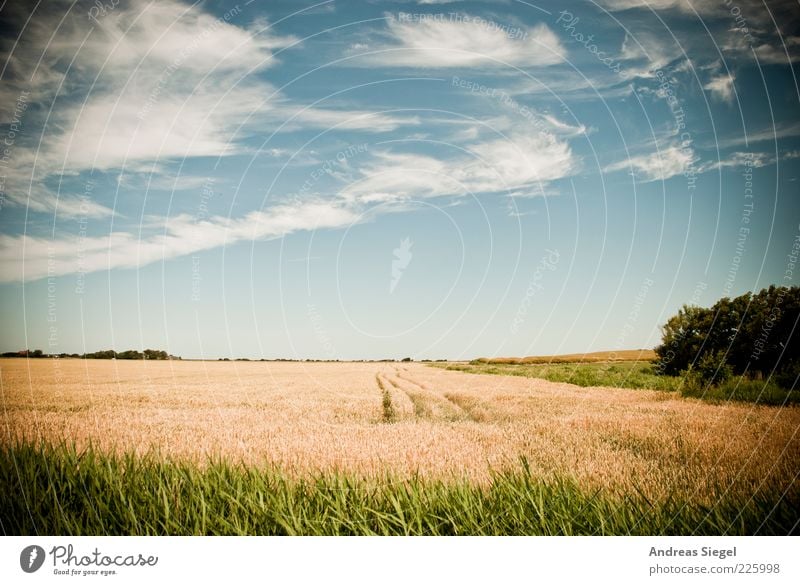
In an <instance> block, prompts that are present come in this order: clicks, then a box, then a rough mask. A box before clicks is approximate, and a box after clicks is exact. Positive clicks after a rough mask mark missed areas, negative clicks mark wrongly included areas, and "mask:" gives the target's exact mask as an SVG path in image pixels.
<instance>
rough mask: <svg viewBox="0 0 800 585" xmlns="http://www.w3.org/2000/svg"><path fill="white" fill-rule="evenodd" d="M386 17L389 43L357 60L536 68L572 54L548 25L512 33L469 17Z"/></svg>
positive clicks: (366, 49)
mask: <svg viewBox="0 0 800 585" xmlns="http://www.w3.org/2000/svg"><path fill="white" fill-rule="evenodd" d="M387 16H388V21H387V26H388V29H387V31H386V32H387V35H388V37H389V40H388V42H378V43H375V44H369V45H364V44H362V45H361V46H360V47H359V48H358V49H357V50H356V52H354V53H353V54H355V55H360V56H358V57H357V58H356V59H355V60H354V61H352V62H355V63H357V64H362V65H373V66H383V67H417V68H427V69H431V68H452V67H504V66H508V65H512V66H516V67H532V66H547V65H554V64H556V63H562V62H564V61H565V59H566V56H567V51H566V49H565V48H564V47H563V46H562V44H561V41H560V40H559V38H558V36H556V34H555V33H554V32H553V31H552V30H550V28H548V27H547V26H546V25H545V24H537V25H535V26H533V27H531V28H519V27H515V28H514V29H513V31H514V32H513V33H510V29H507V28H504V27H502V26H501V25H498V24H497V23H493V22H489V21H487V20H485V19H482V18H477V17H473V16H469V15H457V16H458V18H457V17H456V16H452V15H417V16H420V18H413V19H412V18H409V19H403V18H402V17H397V16H393V15H387ZM426 16H430V17H426ZM438 16H442V17H444V18H437V17H438Z"/></svg>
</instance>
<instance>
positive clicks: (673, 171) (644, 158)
mask: <svg viewBox="0 0 800 585" xmlns="http://www.w3.org/2000/svg"><path fill="white" fill-rule="evenodd" d="M694 159H695V156H694V152H693V151H692V150H691V149H683V148H680V147H678V146H670V147H667V148H664V149H661V150H659V151H657V152H652V153H647V154H642V155H637V156H632V157H630V158H627V159H625V160H621V161H619V162H616V163H613V164H610V165H608V166H607V167H606V168H605V169H604V170H605V172H607V173H611V172H616V171H622V170H628V171H632V172H633V173H639V174H641V176H642V179H643V180H644V181H645V182H647V181H665V180H667V179H669V178H670V177H674V176H676V175H680V174H683V173H684V171H686V170H687V169H689V168H690V167H691V165H692V164H693V163H694Z"/></svg>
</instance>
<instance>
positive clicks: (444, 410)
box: [386, 369, 475, 421]
mask: <svg viewBox="0 0 800 585" xmlns="http://www.w3.org/2000/svg"><path fill="white" fill-rule="evenodd" d="M404 374H405V375H404ZM386 379H387V380H388V381H389V383H390V384H392V385H393V386H394V387H395V388H397V389H398V390H399V391H401V392H404V393H405V394H406V395H407V396H408V397H409V399H410V400H411V402H412V404H413V405H414V415H415V416H416V417H418V418H426V419H431V420H448V421H463V420H475V419H474V417H473V416H472V414H471V413H470V412H469V411H468V410H466V409H465V408H463V407H462V406H461V405H460V404H458V403H457V402H455V401H453V400H451V399H450V398H449V397H447V396H445V395H443V394H440V393H438V392H436V391H435V390H433V389H432V388H431V387H430V386H428V385H427V384H425V383H424V382H417V381H416V380H414V379H413V378H411V377H410V376H409V374H408V372H407V371H404V373H401V372H400V370H399V369H395V371H394V376H393V377H388V376H386Z"/></svg>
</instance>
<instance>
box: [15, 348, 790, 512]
mask: <svg viewBox="0 0 800 585" xmlns="http://www.w3.org/2000/svg"><path fill="white" fill-rule="evenodd" d="M0 385H1V388H0V389H1V391H2V394H0V402H1V403H2V416H3V425H2V435H1V436H2V441H3V443H4V446H8V445H12V444H16V443H19V442H20V441H23V442H24V441H27V442H31V441H39V442H41V441H44V442H47V443H50V444H58V443H67V444H74V445H75V446H76V448H77V449H79V450H80V449H83V448H87V447H89V446H91V447H92V448H93V449H96V450H99V451H100V452H104V453H129V452H134V453H137V454H141V455H144V454H147V453H156V454H157V455H158V457H160V458H165V459H169V460H175V461H186V462H191V463H193V464H196V465H199V466H202V465H204V464H205V462H207V461H209V460H220V459H221V460H224V461H228V462H232V463H244V464H246V465H248V466H254V467H258V466H271V467H276V466H277V467H279V468H281V469H282V470H284V471H285V472H286V473H287V474H289V475H290V476H292V477H303V476H310V475H313V474H316V473H328V472H344V473H348V474H354V475H356V476H359V477H380V476H382V475H384V474H386V473H391V474H392V476H393V477H396V478H399V479H403V478H409V477H412V476H413V477H423V478H430V479H435V480H445V481H447V480H468V481H470V482H475V483H477V484H480V483H484V482H487V481H488V480H489V478H490V477H491V474H492V473H493V472H494V471H498V470H503V469H511V468H513V467H515V466H516V465H518V463H519V461H520V458H521V457H524V458H525V459H526V461H527V464H528V465H529V466H530V469H531V472H532V473H533V474H534V475H535V476H537V477H541V478H545V479H547V478H564V477H566V478H569V479H570V480H574V481H576V482H577V483H578V484H579V485H581V486H584V487H585V488H586V489H587V490H592V489H603V490H606V491H608V492H611V493H617V494H625V493H637V494H641V495H643V496H644V497H646V498H648V499H649V500H659V499H661V500H663V499H665V498H668V497H669V496H670V495H671V494H675V493H680V494H682V495H683V496H684V497H690V498H691V499H692V500H693V501H695V502H700V503H711V501H713V499H714V498H716V497H719V495H720V493H725V494H728V495H731V494H736V495H739V496H747V495H749V494H753V493H756V492H758V490H759V489H761V488H763V486H766V485H769V486H771V488H770V489H778V490H779V491H780V492H782V493H784V495H785V497H789V498H791V499H793V500H794V501H796V499H797V493H798V489H797V483H796V481H795V479H796V477H797V474H798V471H800V438H799V437H798V429H799V428H800V408H798V407H783V408H781V407H777V408H776V407H764V406H757V405H752V404H728V405H714V404H707V403H703V402H699V401H696V400H693V399H684V398H680V397H679V396H678V395H677V394H676V393H670V392H663V391H650V390H628V389H618V388H599V387H596V388H581V387H577V386H572V385H569V384H559V383H552V382H548V381H545V380H540V379H535V378H522V377H515V376H492V375H475V374H464V373H460V372H453V371H448V370H444V369H438V368H431V367H427V366H425V365H421V364H414V363H411V364H405V363H404V364H400V363H346V362H345V363H308V362H305V363H303V362H200V361H123V360H116V361H110V360H72V359H40V360H24V359H6V360H2V361H0Z"/></svg>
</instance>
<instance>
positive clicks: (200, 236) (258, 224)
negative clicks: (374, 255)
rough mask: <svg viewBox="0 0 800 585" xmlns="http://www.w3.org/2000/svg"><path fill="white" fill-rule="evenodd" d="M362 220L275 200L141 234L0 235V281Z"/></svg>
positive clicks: (320, 206)
mask: <svg viewBox="0 0 800 585" xmlns="http://www.w3.org/2000/svg"><path fill="white" fill-rule="evenodd" d="M358 219H359V215H358V214H357V213H355V212H354V211H353V210H352V209H349V208H347V207H346V206H344V205H342V204H341V203H336V202H332V201H321V200H312V201H305V202H296V203H287V204H282V205H277V206H274V207H271V208H270V209H268V210H264V211H254V212H251V213H249V214H247V215H246V216H244V217H242V218H239V219H230V218H224V217H211V218H209V219H206V220H201V221H197V220H196V219H195V218H193V217H191V216H188V215H179V216H176V217H173V218H169V219H166V220H159V221H151V222H150V223H149V224H148V225H147V226H144V228H143V229H145V230H146V231H147V232H148V233H149V235H147V236H142V237H139V236H138V235H136V234H134V233H132V232H128V231H120V232H113V233H111V234H109V235H106V236H98V237H77V236H71V237H56V238H45V237H32V236H28V235H18V236H10V235H0V282H12V281H20V280H23V279H24V280H26V281H32V280H37V279H40V278H44V277H49V276H53V277H55V276H60V275H64V274H73V273H90V272H96V271H98V270H107V269H112V268H135V267H141V266H145V265H147V264H151V263H153V262H157V261H163V260H168V259H171V258H177V257H180V256H186V255H189V254H193V253H195V252H200V251H203V250H210V249H212V248H217V247H220V246H225V245H233V244H236V243H237V242H241V241H252V240H263V239H271V238H279V237H282V236H286V235H288V234H291V233H294V232H297V231H302V230H314V229H322V228H338V227H344V226H347V225H350V224H351V223H353V222H355V221H358Z"/></svg>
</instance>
